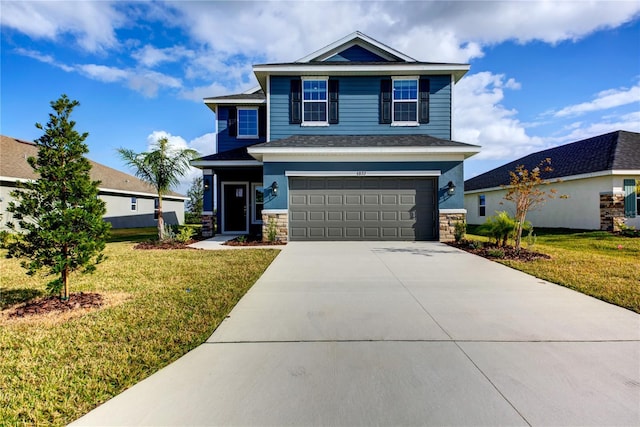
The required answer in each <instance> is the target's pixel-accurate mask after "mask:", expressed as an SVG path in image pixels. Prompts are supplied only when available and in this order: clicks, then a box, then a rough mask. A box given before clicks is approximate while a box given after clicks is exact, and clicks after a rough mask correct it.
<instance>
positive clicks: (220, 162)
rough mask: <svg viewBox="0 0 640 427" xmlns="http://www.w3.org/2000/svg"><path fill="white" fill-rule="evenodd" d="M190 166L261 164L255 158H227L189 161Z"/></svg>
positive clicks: (213, 166)
mask: <svg viewBox="0 0 640 427" xmlns="http://www.w3.org/2000/svg"><path fill="white" fill-rule="evenodd" d="M191 166H193V167H194V168H200V169H202V168H206V167H212V168H215V167H216V166H262V162H259V161H257V160H229V161H224V160H215V161H214V160H211V161H207V160H202V161H195V162H191Z"/></svg>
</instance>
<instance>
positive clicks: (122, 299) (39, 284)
mask: <svg viewBox="0 0 640 427" xmlns="http://www.w3.org/2000/svg"><path fill="white" fill-rule="evenodd" d="M132 248H133V245H132V243H130V242H126V243H124V242H123V243H110V244H108V245H107V249H106V255H107V256H108V259H107V260H106V261H105V262H104V263H103V264H102V265H100V266H98V270H97V272H96V273H95V274H93V275H81V274H74V275H73V276H72V278H71V282H70V283H71V292H80V291H84V292H100V293H102V294H104V295H105V296H106V297H107V299H108V300H109V301H111V302H112V303H113V305H112V306H111V307H109V308H104V309H100V310H98V311H93V312H88V313H85V314H83V315H81V316H77V317H74V318H71V319H67V320H65V321H62V320H60V318H59V316H58V317H41V318H38V319H35V320H18V321H15V320H7V319H6V316H4V317H2V318H0V354H2V358H1V359H0V378H2V381H1V382H0V424H3V425H23V424H24V425H35V424H37V425H64V424H67V423H69V422H71V421H73V420H75V419H77V418H78V417H80V416H81V415H83V414H85V413H87V412H88V411H90V410H91V409H93V408H94V407H96V406H98V405H99V404H100V403H102V402H105V401H106V400H108V399H110V398H111V397H113V396H115V395H117V394H119V393H120V392H122V391H123V390H125V389H126V388H128V387H131V386H132V385H134V384H135V383H137V382H139V381H141V380H142V379H144V378H146V377H148V376H149V375H151V374H152V373H154V372H156V371H157V370H159V369H160V368H162V367H164V366H166V365H167V364H169V363H171V362H172V361H174V360H176V359H178V358H179V357H180V356H182V355H184V354H185V353H186V352H188V351H189V350H191V349H193V348H195V347H196V346H198V345H199V344H201V343H202V342H204V341H205V340H206V339H207V338H208V337H209V336H210V335H211V333H212V332H213V331H214V329H215V328H216V327H217V326H218V324H219V323H220V322H221V321H222V320H223V319H224V318H225V316H226V315H227V314H228V313H229V312H230V311H231V309H232V308H233V307H234V305H235V304H236V303H237V301H238V300H239V299H240V298H241V297H242V296H243V295H244V294H245V293H246V292H247V290H248V289H249V288H250V287H251V286H252V285H253V284H254V283H255V281H256V280H257V279H258V278H259V277H260V275H261V274H262V273H263V272H264V270H265V269H266V267H267V266H268V265H269V264H270V263H271V262H272V261H273V259H274V258H275V257H276V255H277V253H278V251H275V250H272V249H269V250H242V251H197V250H167V251H161V250H146V251H142V250H134V249H132ZM5 253H6V252H5V251H0V256H1V257H2V259H0V297H2V296H3V295H7V296H8V295H11V297H12V302H15V300H16V299H20V297H21V296H24V297H25V299H26V298H27V297H32V296H34V295H38V294H43V292H42V291H43V290H44V283H46V279H43V278H41V277H40V278H32V277H28V276H26V275H25V274H24V270H22V269H21V268H20V266H19V262H18V261H17V260H13V259H11V260H8V259H5V258H4V255H5ZM3 299H4V297H2V298H0V300H3ZM6 306H7V303H6V301H0V308H6Z"/></svg>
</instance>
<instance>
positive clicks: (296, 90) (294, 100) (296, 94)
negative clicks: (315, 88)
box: [289, 79, 302, 124]
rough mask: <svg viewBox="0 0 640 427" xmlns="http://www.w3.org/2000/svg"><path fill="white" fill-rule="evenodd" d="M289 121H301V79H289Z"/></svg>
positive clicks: (297, 122) (294, 122)
mask: <svg viewBox="0 0 640 427" xmlns="http://www.w3.org/2000/svg"><path fill="white" fill-rule="evenodd" d="M289 123H291V124H299V123H302V81H301V80H300V79H294V80H291V91H290V92H289Z"/></svg>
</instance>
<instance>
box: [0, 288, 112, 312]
mask: <svg viewBox="0 0 640 427" xmlns="http://www.w3.org/2000/svg"><path fill="white" fill-rule="evenodd" d="M103 304H104V301H103V299H102V295H100V294H98V293H91V292H87V293H85V292H80V293H73V294H69V300H67V301H63V300H62V299H60V298H59V297H56V296H49V297H44V298H39V299H36V300H33V301H29V302H27V303H25V304H24V305H20V306H18V307H16V308H14V309H13V311H11V312H10V313H9V315H8V316H9V318H21V317H28V316H35V315H42V314H48V313H52V312H65V311H72V310H77V309H82V308H85V309H87V308H98V307H102V305H103Z"/></svg>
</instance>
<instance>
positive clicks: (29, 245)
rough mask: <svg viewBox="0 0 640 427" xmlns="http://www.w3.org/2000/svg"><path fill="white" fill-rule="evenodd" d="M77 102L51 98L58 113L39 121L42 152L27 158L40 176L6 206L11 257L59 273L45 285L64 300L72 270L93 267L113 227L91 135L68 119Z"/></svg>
mask: <svg viewBox="0 0 640 427" xmlns="http://www.w3.org/2000/svg"><path fill="white" fill-rule="evenodd" d="M78 105H79V103H78V101H71V100H69V98H67V96H66V95H62V96H61V97H60V98H59V99H58V100H57V101H53V102H51V107H52V108H53V110H54V113H51V114H49V122H48V123H47V125H46V126H45V127H43V126H42V125H41V124H39V123H36V127H37V128H38V129H42V130H44V135H42V136H41V137H40V138H38V139H37V140H36V141H35V143H36V146H37V147H38V157H29V158H28V159H27V162H28V163H29V165H30V166H31V167H32V168H33V170H34V172H35V173H36V174H37V175H38V176H39V177H38V178H37V179H36V180H34V181H28V182H25V183H23V184H21V185H20V187H19V189H18V190H15V191H14V192H12V194H11V195H12V197H13V198H14V201H12V202H11V203H10V204H9V206H8V208H7V211H9V212H11V213H12V214H13V218H14V220H16V221H17V224H16V223H13V222H11V223H9V224H7V225H8V227H9V228H10V229H12V230H14V231H16V232H17V233H19V234H20V236H19V238H17V239H14V240H12V241H11V242H10V243H9V245H8V254H7V256H8V257H10V258H12V257H15V258H23V261H22V262H21V264H22V266H23V267H24V268H26V269H27V274H29V275H34V274H35V273H37V272H38V271H39V270H41V269H46V270H47V274H48V275H57V276H58V278H56V279H55V280H53V281H51V282H49V283H48V284H47V289H48V290H49V292H51V293H58V294H60V296H61V298H62V299H64V300H68V299H69V275H70V274H71V273H72V272H73V271H76V270H82V271H84V272H91V271H93V270H95V266H96V264H98V263H99V262H100V261H101V260H102V259H103V254H102V251H103V250H104V248H105V242H106V238H107V236H108V233H109V229H110V226H111V225H110V224H109V223H107V222H105V221H104V220H103V219H102V217H103V216H104V214H105V213H106V208H105V203H104V201H102V200H100V199H99V198H98V185H99V184H100V183H99V182H98V181H92V180H91V176H90V170H91V163H90V162H89V161H88V160H87V159H86V158H85V157H84V155H85V154H86V153H88V152H89V149H88V148H87V146H86V144H85V143H84V140H85V139H86V138H87V136H88V135H89V134H88V133H83V134H79V133H78V132H77V131H75V130H74V127H75V124H76V123H75V122H74V121H71V120H69V117H70V115H71V112H72V111H73V109H74V108H75V107H77V106H78Z"/></svg>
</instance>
